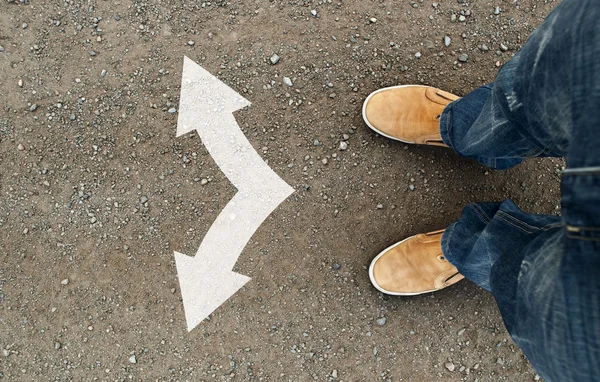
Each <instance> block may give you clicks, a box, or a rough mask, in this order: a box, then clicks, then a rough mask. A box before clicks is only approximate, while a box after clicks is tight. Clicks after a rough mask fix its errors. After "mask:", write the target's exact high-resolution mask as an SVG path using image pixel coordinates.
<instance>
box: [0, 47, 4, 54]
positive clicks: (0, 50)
mask: <svg viewBox="0 0 600 382" xmlns="http://www.w3.org/2000/svg"><path fill="white" fill-rule="evenodd" d="M2 52H4V47H3V46H2V45H0V53H2Z"/></svg>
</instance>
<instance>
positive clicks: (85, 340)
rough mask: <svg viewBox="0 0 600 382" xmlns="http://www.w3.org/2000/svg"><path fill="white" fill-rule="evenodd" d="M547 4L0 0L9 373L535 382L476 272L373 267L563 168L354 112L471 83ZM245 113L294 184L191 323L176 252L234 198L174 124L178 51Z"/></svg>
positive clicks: (3, 366)
mask: <svg viewBox="0 0 600 382" xmlns="http://www.w3.org/2000/svg"><path fill="white" fill-rule="evenodd" d="M557 3H558V2H557V1H542V0H521V1H516V2H514V1H512V0H510V1H508V0H471V1H468V0H458V1H456V0H439V1H437V2H433V1H406V0H401V1H384V0H378V1H372V0H362V1H359V0H346V1H342V0H322V1H310V0H302V1H301V0H287V1H278V0H271V1H266V0H263V1H259V0H254V1H241V0H238V1H223V0H217V1H212V2H197V1H192V0H177V1H163V0H153V1H152V0H147V1H140V0H127V1H121V0H86V1H75V0H59V1H50V0H45V1H43V0H29V1H27V0H21V1H19V0H8V1H7V0H0V69H1V71H0V99H1V100H2V104H1V105H0V106H1V109H0V195H1V198H2V199H1V201H2V203H0V229H1V232H2V247H3V250H2V251H1V252H0V253H1V256H2V257H1V263H0V264H1V265H0V348H1V349H2V354H0V377H1V378H0V379H2V378H3V379H4V380H7V381H71V380H72V381H88V380H94V381H95V380H97V381H128V380H138V381H149V380H155V381H213V380H217V381H229V380H233V381H309V380H315V381H435V380H443V381H481V382H483V381H534V380H539V377H538V376H537V375H536V373H535V371H534V370H533V369H532V367H531V366H530V365H529V363H528V362H527V360H526V359H525V357H524V356H523V354H522V353H521V352H520V350H519V349H518V348H517V347H516V346H515V345H514V343H513V342H512V341H511V339H510V337H509V335H508V334H507V332H506V330H505V329H504V326H503V324H502V320H501V317H500V315H499V312H498V310H497V307H496V306H495V303H494V300H493V298H492V296H491V295H489V294H488V293H486V292H484V291H482V290H481V289H479V288H478V287H476V286H475V285H473V284H472V283H470V282H469V281H463V282H461V283H459V284H457V285H455V286H453V287H451V288H448V289H446V290H443V291H440V292H438V293H435V294H428V295H423V296H418V297H413V298H392V297H389V296H384V295H382V294H380V293H378V292H377V291H376V290H375V289H374V288H373V287H372V286H371V285H370V283H369V279H368V274H367V268H368V265H369V262H370V260H371V259H372V258H373V257H374V256H375V255H376V254H377V253H378V252H379V251H381V250H382V249H384V248H386V247H387V246H389V245H390V244H392V243H393V242H395V241H398V240H400V239H403V238H405V237H406V236H409V235H412V234H415V233H420V232H424V231H428V230H434V229H439V228H443V227H445V226H446V225H448V224H449V223H451V222H452V221H454V220H456V219H457V218H458V216H459V215H460V211H461V209H462V207H463V206H464V205H465V204H466V203H468V202H473V201H492V200H502V199H504V198H507V197H510V198H512V199H513V200H514V201H515V202H517V204H519V205H520V206H521V207H522V208H523V209H524V210H528V211H531V212H535V213H558V212H559V181H558V180H559V173H560V171H561V169H562V168H563V166H564V162H562V161H561V160H558V159H540V160H528V161H526V162H525V163H524V164H522V165H520V166H517V167H516V168H513V169H511V170H508V171H492V170H488V169H486V168H484V167H482V166H480V165H478V164H476V163H474V162H472V161H469V160H466V159H462V158H459V157H457V156H456V155H455V154H453V153H452V152H451V151H449V150H447V149H444V148H431V147H417V146H407V145H404V144H402V143H398V142H393V141H390V140H388V139H385V138H383V137H380V136H378V135H376V134H374V133H373V132H372V131H370V130H369V129H368V128H367V127H366V126H365V125H364V123H363V122H362V118H361V116H360V110H361V105H362V101H363V100H364V99H365V97H366V96H367V95H368V94H369V93H370V92H372V91H374V90H376V89H378V88H380V87H383V86H391V85H397V84H427V85H433V86H437V87H440V88H443V89H444V90H447V91H451V92H454V93H455V94H458V95H464V94H467V93H468V92H470V91H471V90H473V89H474V88H476V87H477V86H479V85H482V84H484V83H486V82H490V81H492V80H493V78H494V76H495V74H496V73H497V70H498V68H499V67H500V66H502V65H503V64H504V63H505V62H507V61H508V60H509V59H510V58H511V56H512V55H513V54H514V53H515V52H516V51H517V50H518V49H519V47H520V46H522V44H524V42H525V41H526V39H527V37H528V36H529V34H530V33H531V32H532V31H533V30H534V28H535V27H536V26H537V25H538V24H539V23H540V22H541V21H542V20H543V19H544V17H545V16H546V15H547V14H548V12H549V11H550V10H551V9H552V8H553V7H554V6H556V4H557ZM184 56H188V57H189V58H191V59H192V60H194V61H196V62H197V63H199V64H200V65H201V66H202V67H204V68H205V69H207V70H208V71H210V72H211V73H213V74H215V75H216V76H218V77H219V78H220V79H221V80H222V81H224V82H225V83H227V84H228V85H230V86H231V87H232V88H233V89H235V90H236V91H238V92H239V93H240V94H242V95H243V96H244V97H246V98H247V99H248V100H250V101H251V102H252V106H250V107H249V108H247V109H244V110H242V111H239V112H237V113H236V118H237V121H238V123H239V125H240V126H241V128H242V129H243V131H244V133H245V134H246V136H247V137H248V139H249V140H250V142H251V143H252V145H253V146H254V147H255V148H256V149H257V150H258V152H259V153H260V154H261V155H262V156H263V158H264V159H265V160H267V161H268V163H269V165H270V166H271V167H272V168H273V169H274V170H275V171H276V172H277V173H278V174H279V175H280V176H281V177H282V178H283V179H284V180H285V181H286V182H287V183H289V184H290V185H291V186H293V187H294V188H295V189H296V192H295V193H294V194H293V195H292V196H291V197H290V198H289V199H288V200H287V201H285V202H284V203H282V204H281V206H280V207H279V208H278V209H277V210H276V211H275V212H274V213H273V214H272V215H271V216H270V217H269V218H268V219H267V220H266V221H265V222H264V224H263V225H262V226H261V228H260V229H259V230H258V231H257V232H256V234H255V235H254V236H253V238H252V240H251V242H250V243H249V244H248V246H247V247H246V248H245V250H244V252H243V253H242V255H241V256H240V258H239V260H238V263H237V265H236V268H235V270H236V271H237V272H239V273H241V274H244V275H248V276H250V277H252V281H251V282H249V283H248V284H246V286H245V287H244V288H242V289H241V290H240V291H239V292H238V293H237V294H236V295H234V296H233V297H232V298H231V299H230V300H228V302H227V303H225V304H224V305H222V306H221V307H220V308H219V309H218V310H217V311H215V313H214V314H212V315H211V317H210V319H209V320H206V321H205V322H203V323H202V324H201V325H199V326H198V327H197V328H196V329H194V330H193V331H191V332H189V333H188V332H187V329H186V325H185V318H184V312H183V305H182V301H181V295H180V292H179V282H178V279H177V273H176V269H175V262H174V257H173V252H174V251H178V252H181V253H186V254H194V253H195V251H196V249H197V248H198V246H199V244H200V242H201V241H202V238H203V237H204V235H205V234H206V232H207V230H208V228H209V227H210V225H211V224H212V222H213V221H214V219H215V217H216V216H217V214H218V213H219V211H220V210H221V209H222V208H223V207H224V206H225V204H226V203H227V202H228V201H229V199H230V198H231V197H232V196H233V195H234V193H235V189H234V187H233V186H232V185H231V184H230V183H229V182H228V180H227V178H225V176H224V175H223V174H222V173H221V172H220V170H219V168H218V167H217V166H216V165H215V163H214V162H213V161H212V159H211V157H210V155H209V154H208V152H207V151H206V149H205V148H204V146H203V145H202V142H201V140H200V139H199V137H198V135H197V134H195V133H190V134H187V135H185V136H183V137H180V138H175V131H176V122H177V113H178V106H179V88H180V86H179V85H180V82H181V70H182V64H183V57H184Z"/></svg>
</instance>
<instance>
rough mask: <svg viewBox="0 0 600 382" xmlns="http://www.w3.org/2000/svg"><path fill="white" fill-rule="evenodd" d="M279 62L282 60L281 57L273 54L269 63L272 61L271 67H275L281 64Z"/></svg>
mask: <svg viewBox="0 0 600 382" xmlns="http://www.w3.org/2000/svg"><path fill="white" fill-rule="evenodd" d="M279 60H281V57H279V56H278V55H277V54H273V55H272V56H271V58H270V59H269V61H271V65H275V64H276V63H278V62H279Z"/></svg>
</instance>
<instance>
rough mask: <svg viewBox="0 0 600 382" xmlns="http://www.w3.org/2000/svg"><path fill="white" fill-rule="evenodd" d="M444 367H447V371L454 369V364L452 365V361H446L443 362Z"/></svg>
mask: <svg viewBox="0 0 600 382" xmlns="http://www.w3.org/2000/svg"><path fill="white" fill-rule="evenodd" d="M444 367H445V368H446V369H448V371H454V369H456V366H454V364H453V363H452V362H446V363H445V364H444Z"/></svg>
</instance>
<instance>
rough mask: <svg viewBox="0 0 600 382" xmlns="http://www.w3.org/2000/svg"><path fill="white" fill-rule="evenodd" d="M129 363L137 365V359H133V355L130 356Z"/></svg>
mask: <svg viewBox="0 0 600 382" xmlns="http://www.w3.org/2000/svg"><path fill="white" fill-rule="evenodd" d="M129 363H137V359H136V358H135V354H132V355H131V356H130V357H129Z"/></svg>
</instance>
